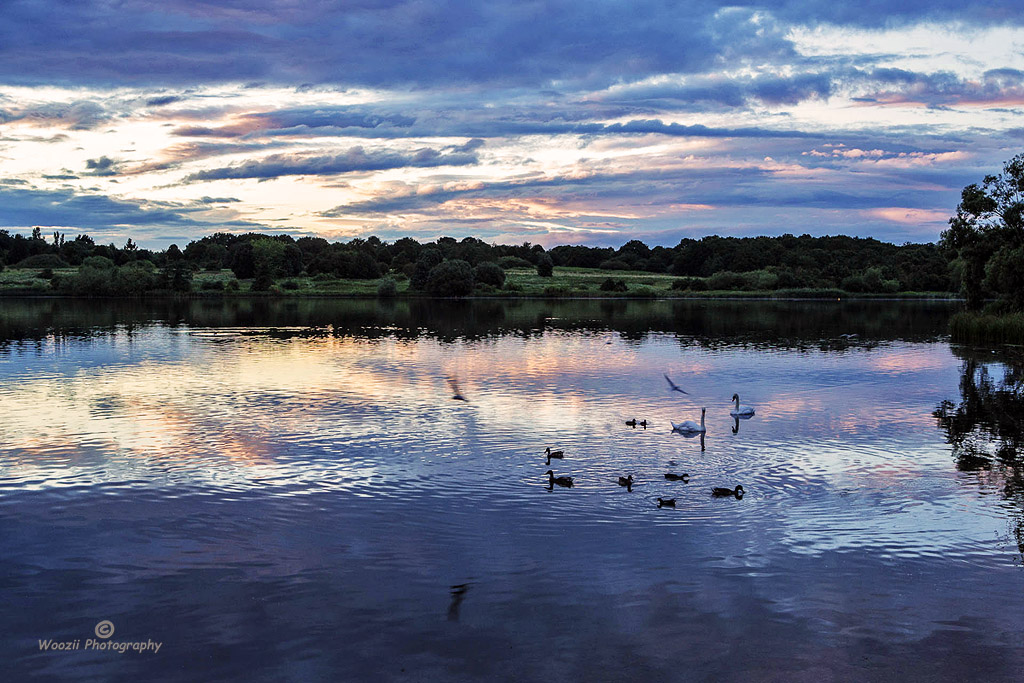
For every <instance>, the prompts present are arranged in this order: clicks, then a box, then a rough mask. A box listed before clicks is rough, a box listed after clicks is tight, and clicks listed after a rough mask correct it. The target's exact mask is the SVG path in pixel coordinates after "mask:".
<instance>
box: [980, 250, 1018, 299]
mask: <svg viewBox="0 0 1024 683" xmlns="http://www.w3.org/2000/svg"><path fill="white" fill-rule="evenodd" d="M983 284H984V285H985V287H987V288H988V289H989V290H991V291H993V292H1001V293H1002V294H1003V297H1004V299H1005V301H1006V302H1007V303H1008V304H1009V305H1010V306H1011V307H1012V308H1014V309H1016V310H1024V247H1017V248H1016V249H1001V250H999V251H997V252H996V253H994V254H993V255H992V258H990V259H989V260H988V263H986V264H985V281H984V283H983Z"/></svg>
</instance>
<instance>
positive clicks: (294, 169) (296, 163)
mask: <svg viewBox="0 0 1024 683" xmlns="http://www.w3.org/2000/svg"><path fill="white" fill-rule="evenodd" d="M479 146H480V141H477V140H471V141H470V142H469V143H467V144H466V145H461V146H458V147H449V148H445V149H443V150H436V149H430V148H423V149H418V150H416V151H414V152H411V153H399V152H390V151H369V152H368V151H366V150H365V149H363V148H362V147H352V148H350V149H348V150H347V151H345V152H343V153H341V154H321V155H303V154H272V155H270V156H269V157H267V158H265V159H260V160H256V161H247V162H245V163H241V164H237V165H235V166H227V167H224V168H214V169H209V170H206V171H199V172H198V173H194V174H192V175H190V176H189V177H188V178H186V181H187V182H194V181H205V180H221V179H225V178H262V179H269V178H278V177H281V176H293V175H337V174H341V173H353V172H357V171H381V170H386V169H392V168H433V167H437V166H468V165H471V164H475V163H477V162H478V161H479V158H478V157H477V155H476V149H477V148H478V147H479Z"/></svg>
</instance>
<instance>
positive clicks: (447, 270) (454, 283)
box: [427, 259, 474, 296]
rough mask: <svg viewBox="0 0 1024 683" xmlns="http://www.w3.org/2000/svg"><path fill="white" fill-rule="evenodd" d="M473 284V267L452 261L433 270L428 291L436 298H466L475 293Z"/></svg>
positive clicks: (464, 262)
mask: <svg viewBox="0 0 1024 683" xmlns="http://www.w3.org/2000/svg"><path fill="white" fill-rule="evenodd" d="M473 284H474V282H473V266H471V265H469V263H468V262H466V261H463V260H462V259H451V260H448V261H445V262H443V263H440V264H438V265H436V266H434V267H433V268H432V269H431V271H430V276H429V277H428V278H427V291H428V292H430V293H431V294H433V295H434V296H466V295H468V294H472V293H473Z"/></svg>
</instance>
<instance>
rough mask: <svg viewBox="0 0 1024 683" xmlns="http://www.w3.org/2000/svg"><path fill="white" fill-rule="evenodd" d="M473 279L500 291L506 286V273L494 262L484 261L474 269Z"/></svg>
mask: <svg viewBox="0 0 1024 683" xmlns="http://www.w3.org/2000/svg"><path fill="white" fill-rule="evenodd" d="M473 279H474V280H476V282H477V283H479V284H484V285H490V286H491V287H495V288H498V289H500V288H501V286H502V285H503V284H505V271H504V270H502V268H501V266H499V265H498V264H497V263H495V262H494V261H484V262H482V263H480V264H477V267H476V268H474V269H473Z"/></svg>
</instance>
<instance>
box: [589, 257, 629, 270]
mask: <svg viewBox="0 0 1024 683" xmlns="http://www.w3.org/2000/svg"><path fill="white" fill-rule="evenodd" d="M597 267H598V268H600V269H601V270H632V269H633V268H632V266H630V265H629V264H628V263H626V262H625V261H623V260H622V259H617V258H610V259H608V260H607V261H601V263H600V264H598V266H597Z"/></svg>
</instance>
